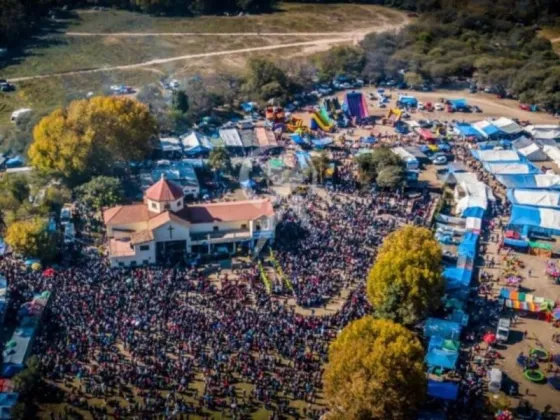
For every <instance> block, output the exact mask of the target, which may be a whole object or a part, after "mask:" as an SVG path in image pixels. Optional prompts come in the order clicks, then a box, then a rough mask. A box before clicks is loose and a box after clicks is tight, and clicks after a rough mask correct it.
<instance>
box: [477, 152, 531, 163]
mask: <svg viewBox="0 0 560 420" xmlns="http://www.w3.org/2000/svg"><path fill="white" fill-rule="evenodd" d="M474 154H475V155H476V156H475V157H476V158H477V159H478V160H480V161H481V162H519V161H520V160H521V158H520V157H519V154H518V153H517V152H516V151H515V150H476V151H475V153H474Z"/></svg>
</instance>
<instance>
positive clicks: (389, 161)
mask: <svg viewBox="0 0 560 420" xmlns="http://www.w3.org/2000/svg"><path fill="white" fill-rule="evenodd" d="M356 163H357V164H358V177H359V179H360V182H361V183H362V184H369V183H372V182H377V183H379V179H378V177H379V175H380V174H381V173H382V172H383V170H384V169H386V168H390V170H389V169H388V170H387V171H385V172H384V173H383V177H382V179H381V185H380V186H381V187H392V188H394V187H397V186H399V185H401V184H402V181H403V180H404V164H403V162H402V160H401V158H399V157H398V156H397V155H396V154H394V153H393V152H392V151H391V149H389V148H388V147H379V148H376V149H373V150H372V152H371V153H364V154H362V155H360V156H358V157H357V158H356ZM397 168H401V169H402V171H399V170H398V169H397Z"/></svg>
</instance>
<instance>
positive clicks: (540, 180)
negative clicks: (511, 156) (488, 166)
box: [496, 174, 560, 190]
mask: <svg viewBox="0 0 560 420" xmlns="http://www.w3.org/2000/svg"><path fill="white" fill-rule="evenodd" d="M496 178H497V179H498V181H499V182H500V183H501V184H502V185H504V186H505V187H506V188H527V189H528V188H530V189H540V188H549V189H555V190H560V175H545V174H534V175H498V176H497V177H496Z"/></svg>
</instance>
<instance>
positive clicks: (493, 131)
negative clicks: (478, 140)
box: [481, 124, 502, 137]
mask: <svg viewBox="0 0 560 420" xmlns="http://www.w3.org/2000/svg"><path fill="white" fill-rule="evenodd" d="M481 130H482V131H484V134H486V135H487V136H488V137H492V136H495V135H498V134H500V133H501V132H502V130H500V129H499V128H498V127H496V126H495V125H494V124H488V125H487V126H486V127H484V128H481Z"/></svg>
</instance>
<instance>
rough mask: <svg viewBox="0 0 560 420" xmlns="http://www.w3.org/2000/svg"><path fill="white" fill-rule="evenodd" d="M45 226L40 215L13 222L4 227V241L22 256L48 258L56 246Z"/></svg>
mask: <svg viewBox="0 0 560 420" xmlns="http://www.w3.org/2000/svg"><path fill="white" fill-rule="evenodd" d="M47 226H48V222H47V220H46V219H43V218H40V217H35V218H32V219H26V220H21V221H17V222H13V223H11V224H10V225H8V228H7V229H6V238H5V239H6V243H7V244H8V245H9V246H10V247H11V248H12V249H13V250H14V251H15V252H17V253H18V254H21V255H23V256H24V257H35V258H40V259H48V258H50V257H52V256H53V255H54V252H55V249H56V247H55V244H54V240H53V237H52V236H51V235H50V233H49V232H48V229H47Z"/></svg>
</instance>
